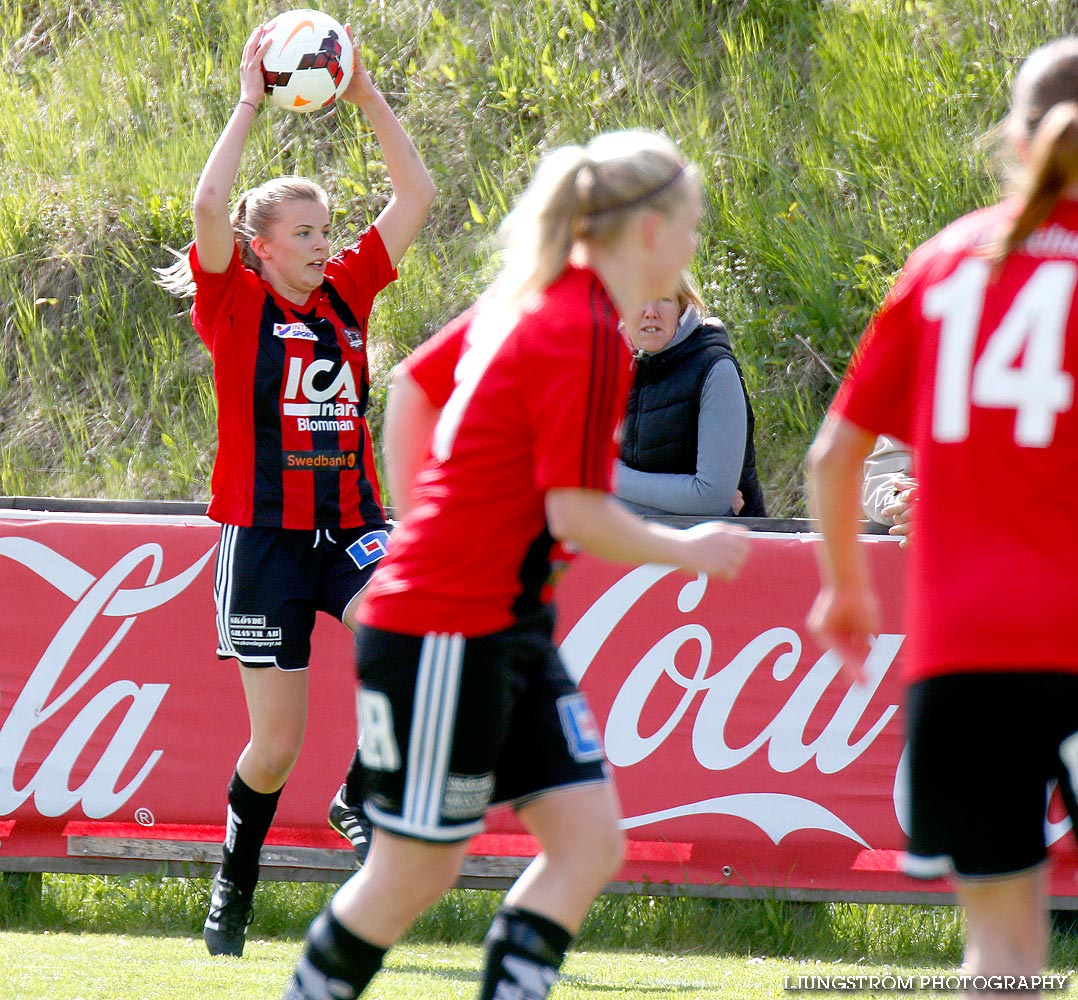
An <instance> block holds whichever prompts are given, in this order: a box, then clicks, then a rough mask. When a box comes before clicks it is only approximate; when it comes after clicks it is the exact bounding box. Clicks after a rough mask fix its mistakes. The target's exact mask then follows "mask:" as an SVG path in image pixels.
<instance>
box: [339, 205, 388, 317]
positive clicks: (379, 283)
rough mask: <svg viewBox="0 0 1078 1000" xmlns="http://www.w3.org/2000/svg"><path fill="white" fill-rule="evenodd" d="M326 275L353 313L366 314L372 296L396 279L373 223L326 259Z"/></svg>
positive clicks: (369, 307) (368, 311)
mask: <svg viewBox="0 0 1078 1000" xmlns="http://www.w3.org/2000/svg"><path fill="white" fill-rule="evenodd" d="M326 279H327V280H328V281H329V282H330V283H331V284H332V285H333V287H334V288H335V289H336V290H337V293H338V294H339V295H340V296H341V297H342V298H343V299H344V300H345V302H347V303H348V306H349V308H350V309H351V310H352V311H353V312H354V313H355V314H356V315H357V316H364V317H365V316H369V315H370V312H371V306H372V305H373V303H374V297H375V296H376V295H377V294H378V293H379V292H380V291H381V290H382V289H383V288H385V287H386V285H388V284H390V282H393V281H396V279H397V271H396V269H395V268H394V267H393V265H392V264H391V263H390V262H389V253H388V252H387V251H386V245H385V244H384V243H383V242H382V236H381V234H380V233H379V232H378V228H377V226H370V227H369V228H367V229H366V230H365V231H364V232H363V234H362V235H361V236H360V237H359V240H358V241H357V242H356V243H354V244H353V245H352V246H350V247H346V248H345V249H344V250H341V251H340V252H339V253H336V254H334V255H333V256H332V257H331V258H330V259H329V260H328V261H326Z"/></svg>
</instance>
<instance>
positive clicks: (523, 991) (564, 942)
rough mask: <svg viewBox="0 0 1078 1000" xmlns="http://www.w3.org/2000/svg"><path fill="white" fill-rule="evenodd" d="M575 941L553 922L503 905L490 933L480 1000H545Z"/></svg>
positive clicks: (529, 912)
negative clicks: (503, 998)
mask: <svg viewBox="0 0 1078 1000" xmlns="http://www.w3.org/2000/svg"><path fill="white" fill-rule="evenodd" d="M572 939H573V938H572V935H571V934H570V933H569V932H568V931H567V930H566V929H565V928H564V927H562V926H561V924H558V923H555V922H554V921H553V920H549V919H547V918H546V917H543V916H540V915H539V914H538V913H532V912H531V911H529V910H520V909H517V908H516V907H512V906H503V907H502V908H501V909H500V910H498V912H497V913H496V914H495V915H494V922H493V923H492V924H491V925H490V932H489V933H488V934H487V939H486V942H485V944H486V948H487V964H486V968H485V969H484V970H483V986H482V989H481V990H480V992H479V997H478V1000H498V998H499V997H513V998H514V1000H546V996H547V994H548V993H549V992H550V987H551V986H553V985H554V983H555V982H556V981H557V979H558V969H560V968H561V963H562V962H563V961H564V960H565V951H566V949H567V948H568V947H569V942H570V941H572ZM502 987H504V990H503V989H502ZM499 991H501V992H499Z"/></svg>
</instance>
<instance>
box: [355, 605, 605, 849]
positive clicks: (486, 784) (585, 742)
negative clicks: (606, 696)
mask: <svg viewBox="0 0 1078 1000" xmlns="http://www.w3.org/2000/svg"><path fill="white" fill-rule="evenodd" d="M356 650H357V656H358V658H359V675H360V687H361V691H360V703H361V706H362V713H363V738H362V740H361V741H360V742H361V745H360V753H361V755H362V758H363V764H364V769H365V781H366V785H365V796H364V798H365V805H366V812H367V815H368V816H369V817H370V819H371V821H372V822H373V823H374V824H375V825H376V826H379V827H382V828H384V829H386V830H389V831H391V832H393V833H397V834H400V835H402V836H407V837H415V838H417V839H420V840H426V841H431V842H436V843H452V842H455V841H460V840H465V839H467V838H468V837H471V836H473V835H474V834H476V833H479V832H480V831H481V829H482V820H483V814H484V813H485V811H486V809H487V807H488V806H489V805H490V804H492V803H499V802H509V803H512V804H514V805H521V804H523V803H525V802H527V801H529V800H531V799H533V798H536V797H538V796H541V795H543V794H544V793H546V792H550V791H553V790H555V789H559V788H565V787H569V786H572V785H582V784H596V783H601V782H603V781H605V780H606V766H605V764H606V762H605V756H604V754H603V750H602V743H601V740H600V737H599V731H598V728H597V726H596V724H595V720H594V718H593V716H592V714H591V711H590V709H589V708H588V705H587V701H586V699H585V697H584V695H583V694H582V693H581V692H580V691H579V690H578V689H577V687H576V685H575V684H574V683H573V682H572V680H571V679H570V678H569V675H568V674H567V673H566V671H565V667H564V666H563V665H562V662H561V659H560V658H559V656H558V652H557V649H556V648H555V646H554V643H553V641H552V639H551V618H550V615H549V614H548V613H543V614H542V615H539V616H536V617H535V618H533V619H529V620H527V621H522V622H520V623H518V624H517V625H515V626H513V627H512V628H509V629H506V630H505V631H503V632H498V633H495V634H493V635H487V636H480V637H477V638H471V639H465V638H463V637H462V636H460V635H453V634H439V633H429V634H428V635H425V636H409V635H400V634H397V633H394V632H386V631H383V630H381V629H376V628H369V627H363V628H361V629H360V631H359V633H358V635H357V641H356Z"/></svg>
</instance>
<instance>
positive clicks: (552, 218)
mask: <svg viewBox="0 0 1078 1000" xmlns="http://www.w3.org/2000/svg"><path fill="white" fill-rule="evenodd" d="M692 183H695V168H693V167H691V166H689V165H687V164H686V163H685V161H684V160H683V159H682V157H681V154H680V153H679V152H678V149H677V147H676V146H675V145H674V144H673V143H672V142H671V141H670V140H669V139H667V138H666V137H665V136H662V135H659V134H658V133H655V132H647V131H643V130H633V131H624V132H610V133H606V134H604V135H600V136H597V137H596V138H595V139H593V140H592V141H591V142H590V143H588V145H587V146H583V147H582V146H562V147H560V148H558V149H555V150H553V151H552V152H550V153H548V154H547V155H546V156H544V157H543V159H542V160H541V161H540V163H539V166H538V168H537V169H536V171H535V174H534V176H533V178H532V182H531V183H530V184H529V185H528V188H527V190H525V192H524V194H523V195H522V196H521V197H520V200H519V201H518V202H517V205H516V207H515V208H514V209H513V211H512V212H510V213H509V215H508V216H507V217H506V219H505V222H504V223H503V224H502V229H501V232H500V235H501V236H502V239H503V243H504V246H505V251H504V258H503V260H504V263H503V266H502V269H501V271H500V272H499V274H498V276H497V278H496V279H495V281H494V284H493V285H492V287H491V289H490V292H489V293H488V295H489V296H491V297H493V298H495V299H497V301H498V302H499V304H501V305H502V306H506V307H509V308H519V307H520V306H521V304H522V303H523V302H524V301H525V300H526V299H527V298H528V297H530V296H531V295H533V294H535V293H537V292H540V291H542V290H543V289H544V288H546V287H547V286H549V285H550V284H551V283H552V282H553V281H555V280H556V279H557V277H558V276H559V275H560V274H561V273H562V271H564V270H565V266H566V264H567V263H568V260H569V255H570V253H571V252H572V249H573V245H574V243H576V242H578V241H581V242H594V243H611V242H615V241H616V240H617V239H618V238H619V237H620V236H621V234H622V232H623V231H624V228H625V224H626V222H627V221H628V220H629V218H630V217H631V215H632V213H633V212H634V211H639V210H643V209H650V210H654V211H659V212H663V213H664V214H669V213H670V212H672V211H673V210H674V209H675V208H676V207H677V206H678V205H679V204H680V203H681V201H682V199H683V198H684V197H685V196H686V192H687V190H688V189H689V185H690V184H692Z"/></svg>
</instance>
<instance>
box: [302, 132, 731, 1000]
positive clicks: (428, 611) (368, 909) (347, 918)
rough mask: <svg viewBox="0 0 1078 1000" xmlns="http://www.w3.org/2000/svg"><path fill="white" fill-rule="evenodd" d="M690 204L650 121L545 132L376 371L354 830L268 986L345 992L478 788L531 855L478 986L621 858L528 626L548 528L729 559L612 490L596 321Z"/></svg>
mask: <svg viewBox="0 0 1078 1000" xmlns="http://www.w3.org/2000/svg"><path fill="white" fill-rule="evenodd" d="M700 215H701V197H700V186H699V182H698V180H697V175H696V171H695V169H693V168H692V167H691V166H689V165H688V164H686V163H685V162H684V161H683V160H682V158H681V156H680V155H679V153H678V151H677V149H676V147H675V146H673V145H672V144H671V143H670V142H669V141H668V140H666V139H665V138H663V137H661V136H658V135H655V134H652V133H648V132H622V133H612V134H608V135H604V136H600V137H598V138H596V139H595V140H593V141H592V142H591V143H589V144H588V145H587V146H586V147H578V146H573V147H565V148H562V149H559V150H555V151H554V152H552V153H550V154H549V155H548V156H546V157H545V158H544V160H543V161H542V163H541V164H540V166H539V168H538V170H537V171H536V174H535V176H534V178H533V180H532V182H531V184H530V186H529V187H528V189H527V191H526V192H525V193H524V195H523V197H522V198H521V200H520V202H519V203H518V205H517V206H516V208H515V209H514V211H513V212H512V213H511V214H510V216H509V218H508V219H507V230H508V246H507V251H506V257H505V259H504V266H503V268H502V270H501V272H500V274H499V276H498V277H497V279H496V280H495V282H494V284H493V285H492V287H491V288H490V289H489V290H488V291H487V292H486V293H485V294H484V295H483V296H482V297H481V298H480V299H479V301H478V302H477V303H476V305H475V306H473V307H472V308H471V309H469V310H468V311H467V312H465V313H464V314H463V315H462V316H460V317H459V318H458V319H456V320H455V321H453V322H451V323H450V324H449V325H448V326H447V327H445V328H444V329H443V330H441V331H440V332H439V333H438V334H436V335H435V336H434V337H433V338H432V339H431V340H429V341H427V342H426V343H425V344H424V345H422V346H421V347H420V348H419V349H418V350H417V351H416V352H415V353H414V354H412V355H411V357H409V358H408V360H407V361H406V362H405V363H404V364H403V365H402V366H400V367H399V368H398V369H397V371H396V372H395V375H394V381H393V383H392V389H391V393H390V404H389V408H388V411H387V415H386V423H387V427H386V437H385V446H386V449H387V455H386V461H387V474H388V476H389V484H390V489H391V491H392V494H393V497H394V501H395V503H396V504H397V505H398V509H400V510H402V511H403V512H404V517H403V520H402V521H401V523H400V525H399V526H398V528H397V531H396V532H395V534H394V537H393V544H392V546H391V547H390V552H389V554H388V555H387V556H386V557H385V559H383V561H382V566H381V567H380V568H379V571H378V573H377V574H376V576H375V578H374V580H373V581H372V583H371V586H370V587H369V588H368V590H367V592H366V594H365V597H364V601H363V603H362V605H361V610H360V620H361V622H362V627H361V629H360V631H359V632H358V633H357V654H358V662H359V673H360V680H361V700H362V709H363V746H362V753H363V763H364V765H365V775H366V797H365V804H366V811H367V815H368V816H369V818H370V819H371V820H372V822H373V823H374V826H375V834H374V841H373V844H372V846H371V852H370V855H369V856H368V858H367V862H366V864H365V865H364V866H363V868H362V869H360V871H359V872H358V873H357V874H356V875H355V876H353V877H352V879H350V880H349V881H348V882H347V883H346V884H345V885H344V886H343V887H342V888H341V889H340V890H339V891H338V893H337V895H336V896H335V897H334V899H333V900H332V902H331V903H330V905H329V907H327V909H326V910H325V911H324V912H323V913H322V914H321V915H320V916H319V917H318V918H317V919H316V920H315V921H314V923H313V924H312V926H311V929H310V931H309V933H308V936H307V942H306V946H305V948H304V952H303V955H302V957H301V958H300V960H299V963H298V965H297V967H296V970H295V975H294V976H293V979H292V981H291V983H290V984H289V986H288V989H287V992H286V997H287V1000H315V998H318V1000H321V998H324V997H329V996H332V997H335V998H339V1000H350V998H355V997H356V996H358V995H359V994H360V993H362V992H363V990H364V989H365V987H366V986H367V984H368V983H369V982H370V981H371V979H372V978H373V977H374V975H375V973H376V972H377V971H378V969H379V967H380V966H381V963H382V958H383V955H384V954H385V952H386V950H387V949H388V948H389V947H390V946H391V945H392V944H393V943H394V942H396V941H397V940H398V939H399V938H400V936H401V935H402V934H403V933H404V931H405V929H406V928H407V927H408V925H409V924H410V923H411V922H412V921H413V919H414V918H415V917H416V916H418V915H419V914H420V913H421V912H422V911H423V910H424V909H425V908H426V907H427V906H429V905H430V904H432V903H433V902H435V901H436V900H437V899H438V898H439V897H440V896H441V895H442V894H443V893H445V892H446V891H447V890H448V889H449V888H450V887H451V886H452V885H453V884H454V882H455V880H456V878H457V875H458V873H459V871H460V868H461V864H462V863H463V861H464V857H465V855H466V853H467V849H468V841H469V839H470V838H471V837H472V836H473V835H474V834H476V833H478V832H479V831H480V830H481V829H482V824H483V814H484V812H485V811H486V809H487V807H488V805H489V804H490V803H492V802H507V803H510V804H512V806H513V807H514V808H515V810H516V811H517V814H518V816H519V817H520V819H521V821H522V822H523V824H524V825H525V826H526V827H527V828H528V830H530V831H531V832H532V833H533V834H534V835H535V837H536V838H537V839H538V841H539V843H540V845H541V847H542V853H541V854H540V855H539V856H538V857H537V858H536V859H535V861H534V862H533V863H532V864H531V865H530V866H529V867H528V869H527V870H526V871H525V872H524V874H523V875H522V876H521V877H520V879H519V880H518V881H517V882H516V884H515V885H514V886H513V887H512V888H511V889H510V890H509V892H508V894H507V896H506V897H505V901H504V905H503V906H502V907H501V909H500V910H499V912H498V914H497V916H496V918H495V920H494V923H493V925H492V927H491V930H490V933H489V935H488V937H487V963H486V969H485V971H484V973H483V980H482V985H481V986H480V989H479V994H478V995H479V997H480V998H482V1000H493V998H494V997H503V998H504V997H509V996H512V997H519V998H521V1000H523V998H527V1000H542V998H544V997H546V996H547V993H548V990H549V989H550V986H551V984H552V983H553V982H554V981H555V980H556V979H557V970H558V968H559V966H560V964H561V962H562V959H563V957H564V955H565V951H566V948H567V947H568V945H569V942H570V941H571V939H572V937H573V935H574V934H575V933H576V932H577V931H578V930H579V928H580V925H581V923H582V921H583V919H584V916H585V914H586V912H587V910H588V907H589V906H590V904H591V901H592V899H593V898H594V897H595V895H596V894H597V893H598V892H599V891H600V889H601V888H602V887H603V885H604V884H605V883H606V882H607V881H608V880H609V879H610V878H611V877H612V876H613V875H614V874H615V873H616V872H617V870H618V868H619V867H620V864H621V860H622V850H623V837H622V834H621V831H620V829H619V827H618V820H619V809H618V803H617V799H616V796H615V792H614V789H613V787H612V785H611V783H610V780H609V778H608V775H607V773H606V768H605V763H604V758H603V751H602V747H601V745H600V742H599V739H598V735H597V728H596V725H595V722H594V720H593V719H592V717H591V714H590V712H589V709H588V706H587V704H586V702H585V700H584V697H583V695H582V694H581V693H580V692H579V691H578V690H577V689H576V688H575V686H574V684H573V683H572V681H571V680H570V679H569V677H568V675H567V673H566V671H565V669H564V667H563V666H562V664H561V662H560V660H559V658H558V654H557V651H556V649H555V647H554V645H553V642H552V639H551V636H552V632H553V625H554V614H553V607H552V606H551V604H550V603H549V602H550V596H551V595H550V593H549V590H550V580H551V570H552V564H555V563H556V562H557V561H558V560H559V559H560V558H562V557H563V556H562V553H561V552H560V550H559V545H558V543H565V544H566V545H569V546H573V547H579V548H582V549H585V550H587V551H589V552H592V553H594V554H596V555H599V556H602V557H604V558H607V559H612V560H617V561H624V562H658V563H668V564H673V565H677V566H680V567H683V568H685V569H687V570H689V571H691V572H703V573H710V574H716V575H718V576H721V577H724V578H730V577H732V576H733V575H734V574H735V573H736V572H737V571H738V569H739V567H740V565H741V563H742V561H743V560H744V558H745V556H746V554H747V550H748V542H747V540H746V536H745V533H744V532H743V531H742V530H741V529H738V528H734V527H731V526H729V525H724V524H715V523H713V524H703V525H697V526H695V527H693V528H690V529H688V530H685V531H677V530H674V529H671V528H667V527H664V526H661V525H658V524H652V523H647V522H645V521H643V520H640V519H638V518H636V517H635V516H633V515H631V514H629V513H628V512H627V511H625V510H624V509H623V508H622V507H621V506H620V505H619V504H618V502H617V501H616V500H614V499H613V498H612V497H611V496H610V489H611V479H612V474H613V465H614V459H615V456H616V444H615V440H614V431H615V427H616V425H617V423H618V421H619V420H620V418H621V416H622V411H623V409H624V405H625V399H626V396H627V393H628V389H629V384H630V353H629V347H628V344H627V342H626V341H625V340H624V338H623V336H622V334H621V333H620V332H619V329H618V322H619V319H618V318H619V314H624V313H627V312H629V311H631V310H633V309H635V308H637V307H639V306H640V305H641V304H642V303H643V302H645V301H647V300H649V299H653V298H658V297H661V296H664V295H671V294H673V293H674V291H675V290H676V288H677V283H678V276H679V274H680V272H681V269H682V267H684V266H685V264H687V263H688V260H689V258H690V257H691V256H692V253H693V250H694V248H695V246H696V226H697V223H698V222H699V219H700ZM428 449H429V453H430V458H429V460H426V461H424V459H426V457H427V454H428Z"/></svg>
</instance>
